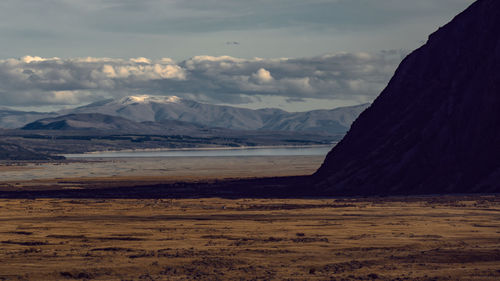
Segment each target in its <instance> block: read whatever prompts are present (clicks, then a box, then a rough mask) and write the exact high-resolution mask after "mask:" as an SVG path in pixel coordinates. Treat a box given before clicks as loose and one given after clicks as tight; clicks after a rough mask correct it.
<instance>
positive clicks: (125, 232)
mask: <svg viewBox="0 0 500 281" xmlns="http://www.w3.org/2000/svg"><path fill="white" fill-rule="evenodd" d="M231 161H236V160H231ZM252 161H256V160H252ZM276 161H278V160H276ZM283 161H285V160H283ZM320 161H321V160H319V161H318V163H319V162H320ZM97 163H99V162H97ZM233 163H234V162H233ZM280 163H281V162H280ZM283 163H284V162H283ZM304 163H305V162H304ZM94 164H96V163H94ZM101 164H102V163H101ZM101 164H99V165H101ZM115 164H116V163H115ZM296 164H297V162H296ZM200 165H201V164H200ZM251 165H257V163H253V164H251ZM251 165H250V166H251ZM267 165H272V164H267ZM297 165H298V164H297ZM314 165H316V164H314ZM314 165H313V164H311V165H310V167H311V168H312V167H313V166H314ZM235 166H236V165H235ZM250 166H245V167H243V168H242V166H240V167H239V168H235V169H241V171H244V170H245V169H247V168H249V167H250ZM257 166H258V165H257ZM292 166H293V165H292ZM299 166H300V165H299ZM64 167H66V168H67V167H68V166H64ZM78 167H80V166H78ZM89 167H90V168H91V167H92V166H89ZM213 167H217V165H214V166H213ZM262 167H264V168H269V166H266V165H263V166H262ZM296 167H298V166H296ZM308 167H309V166H308ZM94 168H95V167H94ZM40 169H41V170H43V169H44V168H40ZM207 169H208V168H207ZM282 169H285V168H282ZM8 170H9V169H8V168H5V169H4V170H2V171H3V172H5V173H6V174H8ZM95 170H96V171H97V170H99V169H95ZM285 170H286V169H285ZM255 171H257V172H258V169H257V170H255ZM282 171H284V170H282ZM298 171H300V169H299V168H297V169H296V168H293V172H290V171H289V174H290V173H291V174H294V173H298ZM301 171H302V172H304V171H305V170H301ZM10 172H18V168H11V170H10ZM226 173H227V174H226V175H228V176H230V177H232V176H234V175H237V174H238V173H236V172H235V173H233V172H231V171H226ZM283 173H284V174H287V173H288V172H287V173H285V172H283ZM246 175H247V176H251V174H250V173H248V172H247V174H246ZM157 176H160V175H157ZM46 180H49V179H46ZM52 181H54V182H56V180H55V179H52ZM27 182H29V181H25V182H22V183H23V184H27ZM9 184H12V183H9ZM26 186H27V187H28V188H35V187H34V186H30V185H26ZM4 188H12V187H8V186H7V185H6V186H5V187H4ZM16 188H17V189H23V186H22V185H18V186H16ZM82 188H85V187H82ZM305 188H307V187H305ZM0 280H500V197H499V196H495V195H483V196H480V195H477V196H439V197H438V196H436V197H394V198H336V199H335V198H318V199H286V200H285V199H246V198H241V199H233V200H230V199H221V198H201V199H147V200H146V199H106V200H103V199H0Z"/></svg>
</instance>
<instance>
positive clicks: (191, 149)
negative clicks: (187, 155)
mask: <svg viewBox="0 0 500 281" xmlns="http://www.w3.org/2000/svg"><path fill="white" fill-rule="evenodd" d="M337 144H338V142H335V143H331V144H316V145H315V144H313V145H259V146H238V147H231V146H224V147H186V148H139V149H123V150H98V151H89V152H84V153H72V154H56V155H57V156H64V157H69V158H71V156H74V155H95V154H100V153H130V152H163V151H215V150H251V149H287V148H321V147H330V148H333V147H334V146H336V145H337Z"/></svg>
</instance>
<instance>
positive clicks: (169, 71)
mask: <svg viewBox="0 0 500 281" xmlns="http://www.w3.org/2000/svg"><path fill="white" fill-rule="evenodd" d="M402 55H403V53H402V52H401V51H386V52H380V53H376V54H368V53H340V54H336V55H325V56H318V57H311V58H299V59H285V58H282V59H261V58H254V59H241V58H234V57H229V56H220V57H214V56H196V57H193V58H191V59H188V60H185V61H182V62H180V63H176V62H174V61H173V60H171V59H160V60H150V59H147V58H136V59H129V60H124V59H111V58H74V59H60V58H40V57H31V56H26V57H23V58H21V59H7V60H0V96H1V100H2V105H14V106H16V105H22V106H33V105H63V104H81V103H85V102H89V101H95V100H99V99H102V98H104V97H122V96H125V95H131V94H151V95H178V96H181V97H188V98H196V99H199V100H204V101H210V102H216V103H233V104H238V103H246V102H249V100H251V99H252V98H258V96H279V97H285V98H288V99H289V100H290V101H299V100H302V99H306V98H319V99H344V100H358V99H360V98H362V99H367V98H368V99H372V98H374V97H375V96H376V95H377V94H378V93H379V91H380V90H381V89H382V88H383V87H384V85H385V84H386V83H387V81H388V80H389V78H390V77H391V75H392V74H393V71H394V69H395V67H396V66H397V64H398V63H399V62H400V60H401V58H402Z"/></svg>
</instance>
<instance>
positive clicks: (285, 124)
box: [60, 96, 368, 134]
mask: <svg viewBox="0 0 500 281" xmlns="http://www.w3.org/2000/svg"><path fill="white" fill-rule="evenodd" d="M367 107H368V104H364V105H358V106H351V107H341V108H336V109H332V110H315V111H309V112H295V113H290V112H286V111H283V110H280V109H272V108H270V109H259V110H252V109H246V108H238V107H230V106H220V105H210V104H203V103H198V102H195V101H192V100H186V99H181V98H178V97H174V96H172V97H156V96H129V97H125V98H122V99H119V100H113V99H111V100H104V101H100V102H97V103H93V104H89V105H86V106H83V107H79V108H75V109H70V110H65V111H62V112H60V113H61V114H76V113H101V114H105V115H112V116H120V117H124V118H127V119H130V120H132V121H136V122H144V121H150V122H160V121H165V120H176V121H183V122H189V123H193V124H199V125H203V126H209V127H220V128H226V129H232V130H272V131H296V132H322V133H330V134H339V133H345V132H346V131H347V130H348V129H349V126H350V125H351V123H352V121H354V119H356V117H357V116H358V115H359V114H360V113H361V112H362V111H363V110H364V109H365V108H367Z"/></svg>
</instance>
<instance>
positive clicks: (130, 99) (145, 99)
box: [119, 95, 181, 105]
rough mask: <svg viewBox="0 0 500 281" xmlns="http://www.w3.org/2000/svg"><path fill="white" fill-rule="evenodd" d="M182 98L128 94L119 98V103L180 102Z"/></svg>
mask: <svg viewBox="0 0 500 281" xmlns="http://www.w3.org/2000/svg"><path fill="white" fill-rule="evenodd" d="M180 101H181V98H179V97H177V96H150V95H136V96H127V97H124V98H122V99H120V100H119V103H121V104H124V105H128V104H133V103H152V102H154V103H179V102H180Z"/></svg>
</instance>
